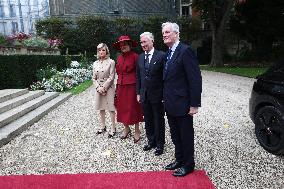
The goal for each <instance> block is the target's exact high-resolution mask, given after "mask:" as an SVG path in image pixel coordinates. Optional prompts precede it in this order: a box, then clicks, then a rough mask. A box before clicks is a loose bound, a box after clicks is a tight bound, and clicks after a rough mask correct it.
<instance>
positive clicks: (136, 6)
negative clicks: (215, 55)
mask: <svg viewBox="0 0 284 189" xmlns="http://www.w3.org/2000/svg"><path fill="white" fill-rule="evenodd" d="M49 4H50V15H51V16H58V17H76V16H79V15H90V14H91V15H102V16H127V17H143V16H151V15H157V16H159V15H160V16H177V15H179V11H180V8H179V7H180V0H147V1H141V0H80V1H78V0H68V1H67V0H50V1H49Z"/></svg>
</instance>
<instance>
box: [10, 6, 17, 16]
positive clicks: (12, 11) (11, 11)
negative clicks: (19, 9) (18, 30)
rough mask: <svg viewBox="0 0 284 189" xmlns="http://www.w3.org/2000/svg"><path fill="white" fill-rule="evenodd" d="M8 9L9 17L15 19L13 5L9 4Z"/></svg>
mask: <svg viewBox="0 0 284 189" xmlns="http://www.w3.org/2000/svg"><path fill="white" fill-rule="evenodd" d="M9 9H10V17H15V16H16V11H15V5H13V4H10V6H9Z"/></svg>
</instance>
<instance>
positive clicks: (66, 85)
mask: <svg viewBox="0 0 284 189" xmlns="http://www.w3.org/2000/svg"><path fill="white" fill-rule="evenodd" d="M79 67H80V65H79V66H78V68H67V69H65V70H63V71H62V72H60V71H57V70H56V73H55V74H54V75H53V76H51V77H50V78H43V79H42V81H37V82H35V83H33V84H32V85H31V86H30V89H31V90H41V89H44V90H45V91H47V92H53V91H57V92H62V91H64V90H68V89H71V88H73V87H75V86H77V85H78V84H80V83H82V82H84V81H86V80H91V78H92V69H91V67H89V68H79Z"/></svg>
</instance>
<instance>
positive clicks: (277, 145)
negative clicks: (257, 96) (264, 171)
mask: <svg viewBox="0 0 284 189" xmlns="http://www.w3.org/2000/svg"><path fill="white" fill-rule="evenodd" d="M255 134H256V137H257V139H258V141H259V143H260V145H261V146H262V147H263V148H264V149H265V150H266V151H268V152H270V153H272V154H275V155H279V154H283V152H284V115H283V113H281V112H280V111H279V110H278V109H277V108H275V107H274V106H265V107H262V108H260V109H259V110H258V111H257V113H256V116H255Z"/></svg>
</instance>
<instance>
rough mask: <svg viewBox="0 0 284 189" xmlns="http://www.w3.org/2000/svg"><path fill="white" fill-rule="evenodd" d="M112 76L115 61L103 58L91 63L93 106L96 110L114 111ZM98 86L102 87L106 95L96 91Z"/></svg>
mask: <svg viewBox="0 0 284 189" xmlns="http://www.w3.org/2000/svg"><path fill="white" fill-rule="evenodd" d="M114 77H115V62H114V60H112V59H110V58H107V59H105V60H103V61H102V60H97V61H95V62H94V64H93V84H94V86H95V88H96V92H95V103H94V107H95V109H96V110H109V111H115V106H114V95H115V87H114ZM99 87H103V88H104V90H105V91H106V95H101V94H100V93H98V89H99Z"/></svg>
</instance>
